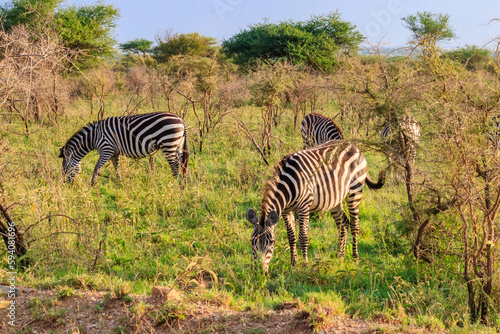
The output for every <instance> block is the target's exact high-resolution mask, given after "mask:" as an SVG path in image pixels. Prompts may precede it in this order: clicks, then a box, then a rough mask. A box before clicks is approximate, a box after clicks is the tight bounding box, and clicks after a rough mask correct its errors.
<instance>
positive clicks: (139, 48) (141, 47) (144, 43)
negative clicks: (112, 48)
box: [120, 38, 153, 55]
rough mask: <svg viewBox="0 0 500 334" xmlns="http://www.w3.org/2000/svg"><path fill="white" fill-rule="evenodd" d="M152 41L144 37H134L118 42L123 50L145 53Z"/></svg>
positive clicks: (149, 49)
mask: <svg viewBox="0 0 500 334" xmlns="http://www.w3.org/2000/svg"><path fill="white" fill-rule="evenodd" d="M152 45H153V41H149V40H147V39H144V38H136V39H134V40H133V41H128V42H126V43H122V44H120V49H122V50H123V51H125V52H132V53H136V54H142V55H145V54H146V52H149V51H151V46H152Z"/></svg>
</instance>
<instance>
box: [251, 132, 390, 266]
mask: <svg viewBox="0 0 500 334" xmlns="http://www.w3.org/2000/svg"><path fill="white" fill-rule="evenodd" d="M384 181H385V178H384V175H383V174H382V173H381V175H380V177H379V181H378V182H374V181H372V180H371V179H370V178H369V177H368V176H367V164H366V160H365V158H364V156H363V154H362V153H361V152H360V151H359V149H358V148H357V147H356V146H354V145H352V144H347V143H339V142H335V141H328V142H326V143H324V144H322V145H318V146H316V147H313V148H310V149H307V150H303V151H298V152H295V153H293V154H291V155H288V156H285V157H284V158H283V159H282V160H281V161H280V162H279V163H278V165H277V166H276V167H275V169H274V175H273V176H272V177H270V178H269V179H268V180H267V182H266V186H265V189H264V194H263V198H262V204H261V210H260V211H261V212H260V216H258V215H257V213H256V212H255V211H254V210H253V209H252V208H249V209H248V210H247V213H246V218H247V220H248V221H249V222H250V223H252V224H253V226H254V230H253V232H252V236H251V242H252V250H253V256H254V259H255V261H256V262H262V264H263V268H264V270H265V271H266V272H267V270H268V267H269V262H270V261H271V257H272V255H273V251H274V245H275V228H276V223H277V222H278V220H279V217H280V216H281V217H283V220H284V221H285V226H286V230H287V234H288V241H289V244H290V255H291V262H292V265H294V264H295V263H296V262H297V260H298V257H297V251H296V245H295V244H296V235H295V217H294V213H296V214H297V216H298V218H299V242H300V248H301V251H302V258H303V259H304V261H307V250H308V247H309V239H308V235H307V231H308V228H309V213H310V212H319V211H330V212H331V214H332V216H333V218H334V219H335V222H336V224H337V228H338V229H339V230H340V233H339V234H340V236H339V237H340V252H339V255H340V256H344V253H345V246H346V239H347V231H348V227H349V226H350V228H351V233H352V239H353V247H352V253H353V257H354V258H356V259H357V258H359V254H358V248H357V238H358V234H359V218H358V212H359V203H360V200H361V195H362V191H363V186H364V185H365V183H366V184H367V185H368V187H369V188H371V189H378V188H380V187H382V185H383V184H384ZM344 199H345V200H346V202H347V206H348V208H349V216H350V219H349V218H347V216H346V214H345V213H344V211H343V209H342V201H343V200H344ZM260 253H261V254H262V258H261V261H259V254H260Z"/></svg>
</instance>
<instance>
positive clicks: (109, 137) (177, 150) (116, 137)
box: [59, 112, 189, 185]
mask: <svg viewBox="0 0 500 334" xmlns="http://www.w3.org/2000/svg"><path fill="white" fill-rule="evenodd" d="M159 149H160V150H161V151H162V152H163V154H164V155H165V157H166V158H167V160H168V163H169V164H170V167H171V168H172V172H173V175H174V177H175V178H177V177H178V175H179V164H180V167H181V170H182V175H183V177H185V175H186V172H187V166H188V160H189V147H188V142H187V134H186V125H185V123H184V120H183V119H182V118H180V117H179V116H177V115H175V114H171V113H167V112H154V113H148V114H141V115H133V116H120V117H109V118H106V119H104V120H102V121H97V122H94V123H89V124H87V125H86V126H84V127H82V128H81V129H80V130H78V131H77V132H76V133H75V134H74V135H73V136H71V138H69V139H68V141H67V142H66V144H65V145H64V146H63V147H61V148H60V155H59V157H60V158H63V162H62V170H63V177H66V181H68V182H72V181H73V179H74V178H75V176H76V174H78V173H79V172H80V169H81V168H80V162H81V160H82V159H83V157H84V156H85V155H87V153H89V152H90V151H93V150H97V151H98V152H99V160H98V161H97V164H96V166H95V168H94V173H93V175H92V181H91V184H92V185H95V181H96V177H97V175H99V171H100V169H101V168H102V167H103V166H104V164H105V163H106V162H107V161H108V160H110V159H111V162H112V163H113V166H114V167H115V170H116V174H117V178H118V179H120V175H119V165H118V163H119V161H118V160H119V156H120V155H124V156H127V157H132V158H143V157H146V156H150V155H151V154H153V153H154V152H156V151H157V150H159Z"/></svg>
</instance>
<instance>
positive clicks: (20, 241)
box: [0, 204, 29, 266]
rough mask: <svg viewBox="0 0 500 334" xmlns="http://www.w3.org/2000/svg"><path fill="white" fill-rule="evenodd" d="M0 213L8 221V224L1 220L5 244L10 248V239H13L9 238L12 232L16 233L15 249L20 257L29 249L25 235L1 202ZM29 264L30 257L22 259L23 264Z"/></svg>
mask: <svg viewBox="0 0 500 334" xmlns="http://www.w3.org/2000/svg"><path fill="white" fill-rule="evenodd" d="M0 213H1V214H2V216H3V217H4V218H5V220H6V221H7V225H5V224H4V223H3V222H2V221H1V220H0V234H1V235H2V238H3V241H4V242H5V246H6V247H7V250H9V240H12V239H11V238H9V235H12V234H9V232H10V233H12V232H13V233H14V251H15V253H16V256H17V258H20V257H22V256H24V255H25V254H26V252H27V251H28V248H27V247H26V243H25V242H24V237H23V234H22V233H21V232H20V231H19V230H18V229H17V226H16V224H15V222H14V221H12V219H11V218H10V215H9V213H8V212H7V210H6V209H5V208H4V207H3V206H2V204H0ZM28 264H29V261H28V259H24V260H23V261H21V265H22V266H27V265H28Z"/></svg>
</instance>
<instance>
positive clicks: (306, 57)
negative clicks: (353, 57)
mask: <svg viewBox="0 0 500 334" xmlns="http://www.w3.org/2000/svg"><path fill="white" fill-rule="evenodd" d="M363 39H364V38H363V36H362V35H361V33H360V32H359V31H358V30H356V26H354V25H353V24H351V23H350V22H347V21H344V20H342V19H341V17H340V14H339V13H338V12H335V13H330V14H327V15H321V16H313V17H312V18H311V19H309V20H308V21H305V22H294V21H282V22H278V23H276V24H273V23H268V22H264V23H260V24H256V25H253V26H250V27H249V28H248V29H246V30H243V31H241V32H239V33H238V34H236V35H234V36H232V37H231V38H229V39H228V40H225V41H224V42H223V43H222V49H223V51H224V53H225V54H226V55H227V56H229V57H233V59H234V60H235V62H236V63H238V64H250V65H253V64H255V62H256V61H257V60H267V61H276V60H280V59H285V60H288V61H290V62H292V63H294V64H306V65H308V66H312V67H314V68H316V69H319V70H322V71H331V70H333V68H334V67H335V65H336V63H337V61H336V58H335V56H338V55H340V54H344V53H355V52H356V51H357V49H358V45H359V44H360V43H361V42H362V41H363Z"/></svg>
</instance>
